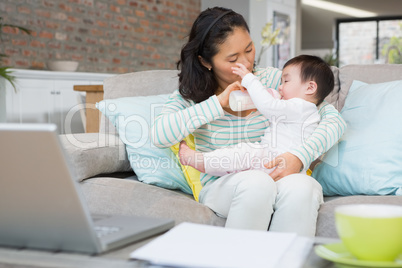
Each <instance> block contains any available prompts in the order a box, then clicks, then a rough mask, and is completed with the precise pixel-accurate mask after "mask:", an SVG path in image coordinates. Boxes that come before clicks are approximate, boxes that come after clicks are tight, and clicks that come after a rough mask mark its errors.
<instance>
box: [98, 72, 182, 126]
mask: <svg viewBox="0 0 402 268" xmlns="http://www.w3.org/2000/svg"><path fill="white" fill-rule="evenodd" d="M178 82H179V80H178V71H177V70H152V71H142V72H133V73H127V74H120V75H116V76H113V77H110V78H107V79H105V81H104V83H103V91H104V94H103V98H104V99H117V98H123V97H134V96H151V95H159V94H169V93H172V92H173V91H175V90H176V89H178V88H179V84H178ZM99 132H100V133H110V134H112V133H115V128H114V126H113V124H112V123H111V122H109V119H107V118H106V117H105V116H103V115H101V120H100V126H99Z"/></svg>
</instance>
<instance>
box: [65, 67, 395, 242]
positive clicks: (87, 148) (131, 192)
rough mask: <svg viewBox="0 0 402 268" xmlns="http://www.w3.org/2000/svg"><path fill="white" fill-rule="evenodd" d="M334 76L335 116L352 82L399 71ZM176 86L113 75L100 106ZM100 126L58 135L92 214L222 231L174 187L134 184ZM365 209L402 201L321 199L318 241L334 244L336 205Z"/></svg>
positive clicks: (349, 71)
mask: <svg viewBox="0 0 402 268" xmlns="http://www.w3.org/2000/svg"><path fill="white" fill-rule="evenodd" d="M332 70H333V72H334V76H335V81H336V83H335V88H334V90H333V92H332V93H331V94H330V95H329V96H328V97H327V99H326V100H327V101H328V102H330V103H331V104H333V105H334V106H335V107H336V108H337V109H338V110H339V111H341V110H342V108H343V106H344V105H345V100H346V98H347V96H348V91H349V88H350V87H351V85H352V82H353V80H360V81H363V82H365V83H369V84H374V83H383V82H387V81H393V80H402V65H385V64H379V65H347V66H344V67H341V68H337V67H332ZM177 84H178V77H177V71H175V70H152V71H142V72H134V73H128V74H121V75H116V76H114V77H110V78H107V79H106V80H105V81H104V100H115V99H120V98H127V97H136V96H155V95H160V94H169V93H171V92H173V91H174V90H176V89H177ZM401 90H402V89H401ZM100 120H101V121H100V129H99V133H81V134H65V135H60V140H61V143H62V145H63V147H64V149H65V151H66V155H67V158H68V159H69V161H70V163H71V166H72V169H73V170H74V172H75V178H76V180H77V182H78V183H79V185H80V188H81V190H82V193H83V195H84V197H85V199H86V201H87V205H88V208H89V210H90V212H91V213H94V214H107V215H112V214H113V215H114V214H119V215H139V216H149V217H164V218H172V219H174V220H175V223H176V224H179V223H181V222H193V223H200V224H208V225H216V226H224V224H225V219H223V218H221V217H219V216H217V215H216V214H215V213H214V212H213V211H211V210H210V209H209V208H208V207H206V206H204V205H202V204H200V203H198V202H197V201H196V200H195V199H194V197H193V195H191V194H189V193H185V192H183V191H182V190H179V189H174V187H172V188H173V189H167V188H164V187H160V186H158V184H157V183H156V184H153V183H152V182H151V183H149V182H146V181H145V182H144V181H140V180H138V176H137V175H136V173H135V172H134V171H133V169H132V163H131V162H130V159H129V157H128V154H127V150H126V143H127V141H124V140H122V139H121V138H120V137H119V132H118V130H116V128H115V126H114V124H113V123H112V122H111V120H109V118H108V117H107V116H105V115H103V114H102V115H101V118H100ZM348 127H350V126H348ZM318 165H320V164H318ZM400 166H402V162H401V164H400ZM400 175H401V174H400ZM401 176H402V175H401ZM399 180H402V177H400V178H399ZM363 203H364V204H366V203H370V204H373V203H374V204H394V205H402V196H400V195H399V196H398V195H392V194H387V195H381V194H378V195H377V194H352V195H347V196H339V195H338V196H337V195H335V196H325V203H324V204H323V205H322V206H321V208H320V210H319V215H318V220H317V231H316V236H322V237H332V238H337V237H338V235H337V232H336V228H335V221H334V209H335V208H336V207H337V206H339V205H344V204H363Z"/></svg>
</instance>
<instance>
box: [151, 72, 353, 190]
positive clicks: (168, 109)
mask: <svg viewBox="0 0 402 268" xmlns="http://www.w3.org/2000/svg"><path fill="white" fill-rule="evenodd" d="M254 75H255V76H257V77H258V79H259V80H260V81H261V83H262V84H263V85H264V86H265V87H267V88H275V89H277V88H278V87H279V85H280V80H281V75H282V72H281V71H280V70H279V69H276V68H273V67H268V68H265V69H258V70H257V71H256V72H255V73H254ZM318 111H319V114H320V116H321V121H320V124H319V125H318V127H317V128H316V130H315V131H314V132H313V134H312V135H311V136H310V137H309V138H308V139H306V141H305V142H304V144H302V145H301V146H299V147H298V148H294V149H293V150H291V151H290V153H292V154H294V155H296V156H297V157H298V158H299V159H300V160H301V161H302V163H303V165H304V167H308V166H310V164H311V162H313V161H314V160H315V159H317V158H318V157H319V156H320V155H322V154H323V153H325V152H326V151H328V150H329V148H331V147H332V146H333V145H334V144H335V143H336V142H337V141H338V140H339V138H340V137H341V136H342V134H343V132H344V131H345V128H346V123H345V121H344V120H343V119H342V118H341V116H340V114H339V112H338V111H337V110H336V109H335V107H333V106H332V105H330V104H328V103H326V102H324V103H322V104H321V105H320V106H319V107H318ZM268 126H269V120H268V119H267V118H265V117H264V116H263V115H262V114H261V113H260V112H258V111H256V112H253V113H251V114H249V115H248V116H246V117H237V116H234V115H231V114H229V113H226V112H225V111H224V110H223V109H222V107H221V105H220V103H219V101H218V98H217V97H216V96H215V95H214V96H212V97H210V98H209V99H207V100H205V101H203V102H201V103H194V102H193V101H188V100H185V99H184V98H183V97H182V96H181V95H180V93H179V91H178V90H177V91H175V92H174V93H173V94H172V95H171V96H170V98H169V100H168V102H167V103H166V104H165V106H164V107H163V110H162V112H161V114H160V115H159V116H158V117H157V118H156V119H155V122H154V125H153V127H152V128H153V129H152V142H153V143H154V144H155V146H157V147H160V148H166V147H170V146H172V145H174V144H176V143H178V142H180V141H182V140H183V139H184V138H185V137H187V136H188V135H189V134H192V135H193V136H194V142H195V146H196V150H197V151H202V152H208V151H212V150H215V149H218V148H222V147H226V146H228V145H233V144H237V143H240V142H259V141H260V140H261V137H262V136H263V135H264V131H265V129H266V128H267V127H268ZM214 179H217V177H214V176H210V175H207V174H203V173H202V174H201V176H200V180H201V184H202V185H205V184H206V183H207V182H208V181H210V180H214Z"/></svg>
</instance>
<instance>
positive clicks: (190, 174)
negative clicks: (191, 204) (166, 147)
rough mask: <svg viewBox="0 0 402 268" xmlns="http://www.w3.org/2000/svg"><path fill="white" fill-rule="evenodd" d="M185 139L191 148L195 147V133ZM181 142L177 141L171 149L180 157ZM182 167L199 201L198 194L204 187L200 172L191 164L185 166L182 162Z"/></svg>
mask: <svg viewBox="0 0 402 268" xmlns="http://www.w3.org/2000/svg"><path fill="white" fill-rule="evenodd" d="M184 141H185V142H186V143H187V145H188V146H189V147H190V148H191V149H195V143H194V136H193V135H188V136H187V137H186V138H184ZM179 144H180V143H176V144H175V145H173V146H172V147H170V149H171V150H172V151H173V153H174V154H175V155H176V157H177V158H178V159H179V155H178V153H179ZM180 166H181V169H182V171H183V174H184V177H185V178H186V181H187V183H188V185H189V186H190V188H191V190H192V191H193V196H194V199H195V200H196V201H197V202H198V196H199V194H200V191H201V189H202V185H201V181H200V172H199V171H198V170H196V169H195V168H193V167H190V166H183V165H182V164H180Z"/></svg>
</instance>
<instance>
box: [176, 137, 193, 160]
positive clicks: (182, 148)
mask: <svg viewBox="0 0 402 268" xmlns="http://www.w3.org/2000/svg"><path fill="white" fill-rule="evenodd" d="M194 154H195V151H194V150H191V148H190V147H188V145H187V143H186V142H185V141H181V142H180V145H179V158H180V163H182V164H183V165H185V166H191V164H192V161H193V160H194Z"/></svg>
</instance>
